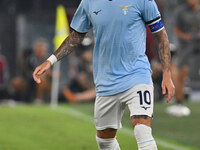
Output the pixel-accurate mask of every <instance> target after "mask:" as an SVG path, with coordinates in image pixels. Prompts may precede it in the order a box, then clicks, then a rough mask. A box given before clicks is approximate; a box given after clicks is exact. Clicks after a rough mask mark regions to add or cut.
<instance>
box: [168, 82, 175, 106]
mask: <svg viewBox="0 0 200 150" xmlns="http://www.w3.org/2000/svg"><path fill="white" fill-rule="evenodd" d="M174 94H175V88H174V87H173V86H172V87H170V88H168V95H167V101H166V102H167V103H169V102H170V100H171V99H172V97H173V96H174Z"/></svg>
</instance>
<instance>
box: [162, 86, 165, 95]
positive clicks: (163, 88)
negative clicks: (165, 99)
mask: <svg viewBox="0 0 200 150" xmlns="http://www.w3.org/2000/svg"><path fill="white" fill-rule="evenodd" d="M162 94H163V95H165V94H166V87H165V85H164V84H162Z"/></svg>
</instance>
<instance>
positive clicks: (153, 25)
mask: <svg viewBox="0 0 200 150" xmlns="http://www.w3.org/2000/svg"><path fill="white" fill-rule="evenodd" d="M147 25H148V26H149V29H150V30H151V32H152V33H156V32H159V31H161V30H162V29H163V28H164V25H163V22H162V20H161V18H160V17H159V18H157V19H155V20H154V21H151V22H150V23H147Z"/></svg>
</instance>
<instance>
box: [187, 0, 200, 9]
mask: <svg viewBox="0 0 200 150" xmlns="http://www.w3.org/2000/svg"><path fill="white" fill-rule="evenodd" d="M187 3H188V5H190V6H191V7H194V6H196V5H198V4H199V0H187Z"/></svg>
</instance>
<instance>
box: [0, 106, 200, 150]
mask: <svg viewBox="0 0 200 150" xmlns="http://www.w3.org/2000/svg"><path fill="white" fill-rule="evenodd" d="M92 105H93V104H90V103H89V104H83V105H80V104H78V105H61V106H59V107H58V108H57V109H51V108H50V107H49V106H31V105H24V106H16V107H8V106H0V150H97V145H96V141H95V134H96V131H95V127H94V123H93V120H92V115H93V106H92ZM159 105H160V108H159V109H162V108H163V107H164V106H163V105H162V104H159ZM157 111H159V110H157ZM157 111H156V112H155V113H158V112H157ZM160 115H163V114H162V113H161V114H160ZM169 119H173V118H169ZM128 120H129V117H128V111H126V112H125V117H124V118H123V124H124V126H125V128H123V129H122V130H120V131H119V132H118V134H117V139H118V141H119V143H120V146H121V149H122V150H131V149H132V150H137V144H136V141H135V138H134V137H133V131H132V130H131V127H130V121H128ZM164 123H165V121H164V118H163V120H161V122H159V121H158V120H156V119H155V121H154V123H153V125H154V126H155V129H156V127H157V124H160V125H161V126H163V124H164ZM169 126H171V124H169ZM161 128H163V127H160V129H161ZM160 129H158V130H155V131H156V132H158V133H156V132H155V133H156V135H158V136H159V137H156V140H157V142H158V147H159V150H198V148H192V147H191V146H188V144H187V143H184V142H181V140H180V139H179V138H176V136H175V138H174V139H175V140H173V138H170V136H171V135H170V134H168V135H166V136H165V135H164V134H166V133H168V132H169V131H165V133H164V131H162V130H160ZM161 131H162V132H161ZM159 133H160V134H159ZM174 134H175V133H174ZM183 134H184V133H183ZM186 134H187V132H186ZM196 136H197V137H198V135H195V138H196ZM160 137H162V138H160ZM165 138H167V140H166V139H165ZM168 139H170V140H168ZM175 141H178V143H177V142H175ZM180 143H183V144H180ZM189 143H192V142H191V141H190V142H189ZM186 144H187V145H186ZM195 147H198V144H196V145H195Z"/></svg>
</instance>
